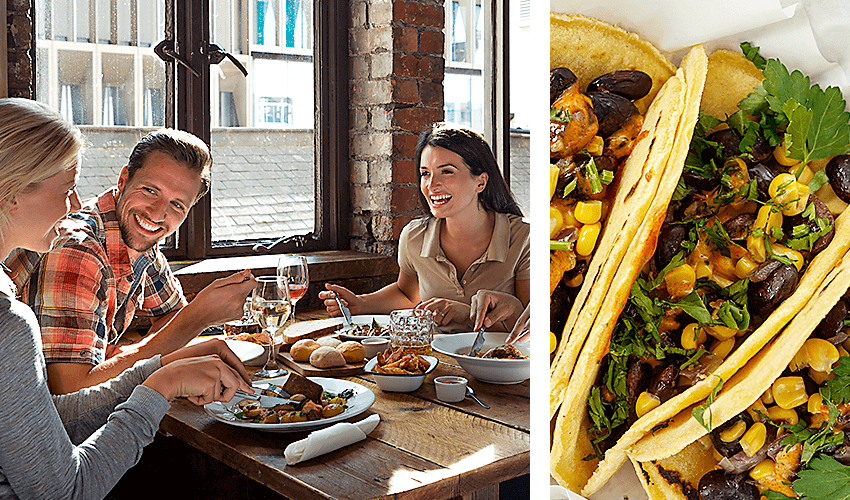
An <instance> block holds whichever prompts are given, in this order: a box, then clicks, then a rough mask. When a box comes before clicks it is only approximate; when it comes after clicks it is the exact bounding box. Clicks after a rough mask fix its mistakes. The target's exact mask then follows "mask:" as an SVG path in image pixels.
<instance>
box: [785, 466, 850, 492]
mask: <svg viewBox="0 0 850 500" xmlns="http://www.w3.org/2000/svg"><path fill="white" fill-rule="evenodd" d="M798 477H799V479H797V480H796V481H794V486H793V487H794V491H795V492H797V495H799V496H800V498H805V499H807V500H847V499H850V467H847V466H845V465H842V464H841V463H840V462H839V461H838V460H836V459H834V458H832V457H829V456H822V455H821V456H818V457H816V458H814V459H812V460H811V461H810V462H809V465H808V467H806V468H804V469H803V470H801V471H800V472H799V473H798Z"/></svg>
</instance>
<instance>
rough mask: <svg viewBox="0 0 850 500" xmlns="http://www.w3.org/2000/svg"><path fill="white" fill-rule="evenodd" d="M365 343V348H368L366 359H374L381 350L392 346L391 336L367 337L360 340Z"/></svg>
mask: <svg viewBox="0 0 850 500" xmlns="http://www.w3.org/2000/svg"><path fill="white" fill-rule="evenodd" d="M360 343H361V344H363V349H365V350H366V359H372V358H374V357H375V356H377V355H378V353H379V352H384V351H386V350H387V347H389V346H390V338H389V337H366V338H364V339H363V340H361V341H360Z"/></svg>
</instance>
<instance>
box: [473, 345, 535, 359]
mask: <svg viewBox="0 0 850 500" xmlns="http://www.w3.org/2000/svg"><path fill="white" fill-rule="evenodd" d="M478 357H479V358H487V359H525V358H527V357H528V356H523V355H522V353H521V352H519V349H517V348H516V347H515V346H514V345H513V344H504V345H500V346H496V347H494V348H492V349H490V350H489V351H487V352H485V353H483V354H482V353H478Z"/></svg>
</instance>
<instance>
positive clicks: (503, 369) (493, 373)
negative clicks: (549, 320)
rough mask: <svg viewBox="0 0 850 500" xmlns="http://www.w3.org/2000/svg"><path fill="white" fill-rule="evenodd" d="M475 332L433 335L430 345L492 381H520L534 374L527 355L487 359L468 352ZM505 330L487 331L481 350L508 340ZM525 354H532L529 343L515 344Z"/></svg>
mask: <svg viewBox="0 0 850 500" xmlns="http://www.w3.org/2000/svg"><path fill="white" fill-rule="evenodd" d="M475 335H476V333H475V332H470V333H454V334H442V335H434V340H433V341H432V342H431V348H433V349H434V350H435V351H437V352H439V353H442V354H445V355H447V356H451V357H453V358H455V360H456V361H457V364H459V365H460V367H461V368H463V370H464V371H465V372H466V373H468V374H470V375H472V376H473V377H475V378H476V379H478V380H479V381H480V382H487V383H490V384H519V383H520V382H523V381H525V380H528V378H529V377H530V376H531V360H529V359H528V358H526V359H485V358H476V357H470V356H467V354H469V350H470V349H471V348H472V342H473V341H474V340H475ZM507 338H508V334H507V333H506V332H501V333H500V332H486V333H484V346H483V347H481V353H485V352H487V351H489V350H490V349H492V348H494V347H496V346H500V345H502V344H504V343H505V340H507ZM514 347H516V348H517V349H518V350H519V352H521V353H522V355H523V356H528V355H529V348H530V346H529V343H528V342H517V343H515V344H514Z"/></svg>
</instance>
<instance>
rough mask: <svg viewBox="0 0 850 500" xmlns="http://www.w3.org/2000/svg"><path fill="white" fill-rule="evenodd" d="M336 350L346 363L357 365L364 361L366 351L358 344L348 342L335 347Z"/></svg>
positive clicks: (351, 341)
mask: <svg viewBox="0 0 850 500" xmlns="http://www.w3.org/2000/svg"><path fill="white" fill-rule="evenodd" d="M336 350H337V351H339V352H340V354H342V357H344V358H345V362H346V363H359V362H361V361H363V360H364V359H366V349H364V348H363V345H362V344H361V343H360V342H355V341H353V340H348V341H346V342H343V343H341V344H339V345H338V346H336Z"/></svg>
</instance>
